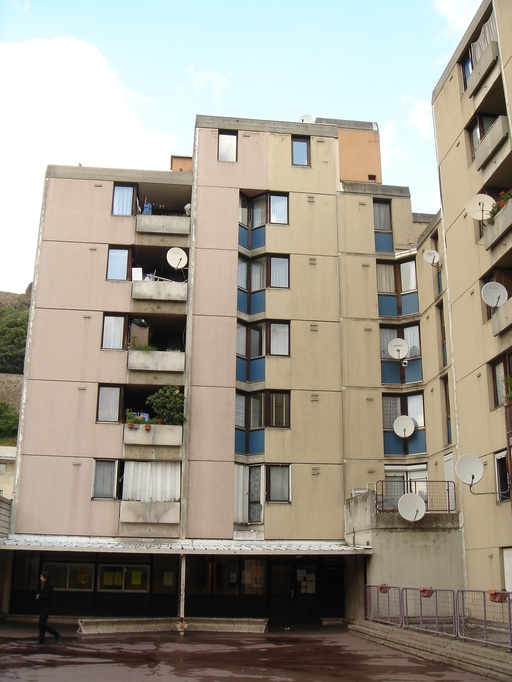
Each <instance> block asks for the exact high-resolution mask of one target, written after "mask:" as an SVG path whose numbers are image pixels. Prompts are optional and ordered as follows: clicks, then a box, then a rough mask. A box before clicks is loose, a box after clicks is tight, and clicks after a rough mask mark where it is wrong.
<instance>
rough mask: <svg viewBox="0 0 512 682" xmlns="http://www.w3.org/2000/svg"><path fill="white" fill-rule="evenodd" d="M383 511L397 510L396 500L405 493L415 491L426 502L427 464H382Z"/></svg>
mask: <svg viewBox="0 0 512 682" xmlns="http://www.w3.org/2000/svg"><path fill="white" fill-rule="evenodd" d="M384 476H385V480H384V500H383V511H398V500H399V499H400V498H401V497H402V495H404V494H405V493H415V494H416V495H420V496H421V497H422V498H423V501H424V502H428V494H427V465H426V464H411V465H409V466H394V465H388V464H385V465H384Z"/></svg>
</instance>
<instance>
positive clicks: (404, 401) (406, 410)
mask: <svg viewBox="0 0 512 682" xmlns="http://www.w3.org/2000/svg"><path fill="white" fill-rule="evenodd" d="M418 396H420V397H421V405H422V411H421V423H419V422H418V421H417V420H416V419H415V418H414V416H413V415H412V414H410V412H412V413H414V410H412V409H411V408H412V404H411V405H410V404H409V401H410V400H412V399H414V398H417V397H418ZM390 399H393V400H395V401H396V400H398V405H399V411H398V413H396V411H395V410H394V409H393V410H391V411H392V412H394V413H396V416H397V417H400V416H410V417H411V418H412V419H413V420H414V422H415V426H414V432H413V434H411V436H409V437H407V438H400V442H401V443H403V452H386V447H384V456H385V457H393V456H395V455H396V456H398V457H403V456H407V455H416V454H420V455H423V454H424V453H425V451H424V450H422V451H420V452H411V451H410V450H411V448H410V447H409V446H410V441H411V439H412V438H413V437H414V435H415V434H416V433H419V432H421V433H423V434H424V438H425V440H426V423H425V396H424V392H423V391H410V392H407V393H383V394H382V428H383V433H384V434H386V433H390V434H391V433H393V434H394V433H395V431H394V428H393V426H394V421H395V419H396V417H395V419H393V423H392V424H388V423H387V420H386V410H385V401H386V400H390ZM397 438H399V436H397ZM384 440H386V439H384Z"/></svg>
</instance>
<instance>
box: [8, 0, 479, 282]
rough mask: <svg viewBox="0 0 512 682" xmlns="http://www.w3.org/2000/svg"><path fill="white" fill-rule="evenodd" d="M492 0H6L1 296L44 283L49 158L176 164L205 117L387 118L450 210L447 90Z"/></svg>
mask: <svg viewBox="0 0 512 682" xmlns="http://www.w3.org/2000/svg"><path fill="white" fill-rule="evenodd" d="M479 5H480V0H315V2H313V1H312V0H186V1H184V0H0V92H1V93H2V94H1V96H0V98H1V104H0V201H1V205H2V211H1V213H0V233H1V236H2V240H1V246H0V291H10V292H14V293H21V292H23V291H25V289H26V288H27V286H28V285H29V284H30V282H31V281H32V279H33V271H34V259H35V253H36V246H37V235H38V230H39V221H40V211H41V200H42V194H43V188H44V176H45V171H46V167H47V165H49V164H63V165H78V164H79V163H80V164H82V165H83V166H104V167H110V168H140V169H154V170H169V167H170V156H171V154H174V155H187V156H190V155H191V154H192V144H193V135H194V123H195V117H196V115H197V114H203V115H213V116H234V117H240V118H256V119H265V120H277V121H298V119H299V118H300V117H301V116H302V115H303V114H310V115H311V116H313V117H314V118H316V117H323V118H340V119H348V120H356V121H372V122H376V123H377V124H378V126H379V130H380V135H381V153H382V174H383V183H384V184H387V185H403V186H408V187H409V188H410V190H411V196H412V207H413V211H415V212H418V213H437V211H438V210H439V208H440V199H439V189H438V181H437V164H436V157H435V142H434V135H433V126H432V116H431V97H432V91H433V89H434V87H435V85H436V83H437V81H438V80H439V78H440V76H441V74H442V72H443V70H444V68H445V66H446V64H447V63H448V61H449V59H450V57H451V56H452V54H453V52H454V51H455V49H456V47H457V45H458V43H459V41H460V39H461V38H462V36H463V34H464V32H465V30H466V28H467V27H468V25H469V23H470V21H471V19H472V17H473V16H474V14H475V12H476V10H477V9H478V7H479Z"/></svg>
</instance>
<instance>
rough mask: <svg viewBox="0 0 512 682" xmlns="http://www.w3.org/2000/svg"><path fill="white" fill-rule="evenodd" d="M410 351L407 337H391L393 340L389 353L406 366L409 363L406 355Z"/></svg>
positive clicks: (389, 346) (389, 344) (389, 345)
mask: <svg viewBox="0 0 512 682" xmlns="http://www.w3.org/2000/svg"><path fill="white" fill-rule="evenodd" d="M408 352H409V344H408V343H407V341H406V340H405V339H399V338H398V337H397V338H396V339H391V341H390V342H389V343H388V353H389V355H390V356H391V357H392V358H393V357H396V359H397V360H398V361H399V362H401V363H402V365H403V366H404V367H407V365H408V364H409V363H408V362H407V360H405V356H406V355H407V353H408Z"/></svg>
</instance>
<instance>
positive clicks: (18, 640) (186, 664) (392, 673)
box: [0, 623, 489, 682]
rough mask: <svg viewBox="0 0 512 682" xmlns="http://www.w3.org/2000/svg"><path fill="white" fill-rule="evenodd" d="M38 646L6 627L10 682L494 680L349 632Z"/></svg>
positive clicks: (164, 636)
mask: <svg viewBox="0 0 512 682" xmlns="http://www.w3.org/2000/svg"><path fill="white" fill-rule="evenodd" d="M57 629H59V630H60V631H61V632H62V635H63V636H62V639H61V641H60V642H59V644H55V642H54V638H53V637H47V642H46V643H45V645H44V646H38V645H37V644H36V641H37V625H36V624H35V623H22V624H15V625H13V624H11V623H1V624H0V680H2V682H11V681H16V682H74V681H75V680H79V681H80V682H117V681H119V682H121V681H122V682H144V680H149V679H150V678H151V679H152V680H153V681H154V680H155V679H159V678H162V680H165V681H166V682H227V681H233V680H236V681H237V682H238V681H240V682H260V681H261V680H265V681H266V682H334V681H335V680H336V681H337V682H338V681H339V680H351V681H357V682H364V681H366V680H373V681H377V682H378V681H384V680H386V681H389V682H427V681H432V680H437V681H440V680H447V681H449V682H484V681H485V682H489V678H488V677H481V676H479V675H473V674H471V673H467V672H464V671H462V670H457V669H455V668H450V667H448V666H444V665H440V664H437V663H430V662H428V661H423V660H421V659H418V658H416V657H414V656H411V655H408V654H405V653H401V652H399V651H395V650H394V649H390V648H388V647H385V646H382V645H380V644H374V643H371V642H367V641H365V640H363V639H360V638H359V637H356V636H355V635H352V634H350V633H349V632H348V630H347V628H346V627H329V628H315V629H302V630H293V629H292V630H287V631H280V632H270V633H266V634H238V633H237V634H218V633H215V634H213V633H212V634H208V633H198V632H193V633H186V634H185V636H183V637H180V636H179V635H178V634H177V633H148V634H126V635H78V634H77V633H76V626H72V625H69V624H67V625H57Z"/></svg>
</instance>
